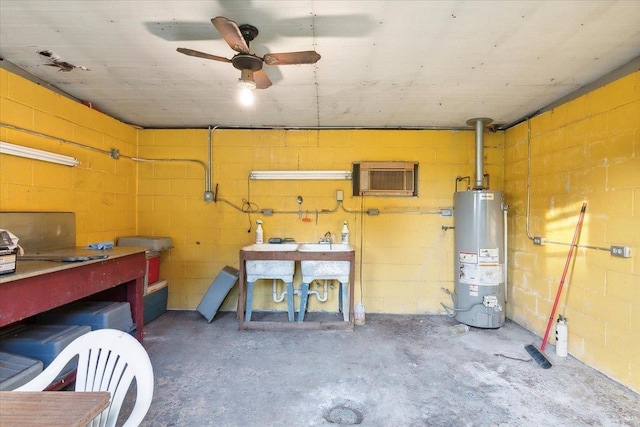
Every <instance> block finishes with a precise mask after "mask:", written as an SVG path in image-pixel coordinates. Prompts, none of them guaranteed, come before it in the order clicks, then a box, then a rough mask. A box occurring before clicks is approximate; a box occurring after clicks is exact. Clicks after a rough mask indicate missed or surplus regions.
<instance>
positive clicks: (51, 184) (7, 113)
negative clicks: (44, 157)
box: [0, 69, 137, 246]
mask: <svg viewBox="0 0 640 427" xmlns="http://www.w3.org/2000/svg"><path fill="white" fill-rule="evenodd" d="M0 122H2V123H3V124H7V125H11V126H14V127H19V128H24V129H28V130H30V131H33V132H37V133H42V134H46V135H50V136H54V137H56V138H61V139H65V140H70V141H73V142H76V143H79V144H84V145H87V146H90V147H92V148H96V149H100V150H107V151H108V150H110V149H111V148H116V149H118V150H119V151H120V153H122V154H123V155H129V156H134V155H136V153H137V130H136V129H135V128H133V127H132V126H130V125H127V124H125V123H122V122H119V121H118V120H115V119H113V118H111V117H109V116H107V115H105V114H102V113H100V112H98V111H96V110H92V109H90V108H88V107H87V106H85V105H83V104H81V103H78V102H76V101H73V100H70V99H69V98H67V97H64V96H61V95H58V94H56V93H53V92H51V91H50V90H48V89H46V88H44V87H42V86H39V85H37V84H33V83H31V82H29V81H27V80H25V79H23V78H22V77H19V76H17V75H15V74H12V73H10V72H7V71H6V70H3V69H0ZM0 140H2V141H5V142H9V143H13V144H18V145H24V146H27V147H32V148H36V149H40V150H47V151H51V152H54V153H58V154H64V155H68V156H72V157H75V158H77V159H78V160H80V162H81V164H80V165H78V166H75V167H68V166H62V165H57V164H51V163H45V162H41V161H37V160H30V159H25V158H20V157H13V156H7V155H0V211H58V212H75V214H76V243H77V244H78V246H86V245H87V244H88V243H91V242H97V241H108V240H114V239H115V238H116V237H117V236H122V235H131V234H134V233H135V231H136V164H135V163H134V162H133V161H131V160H127V159H120V160H114V159H112V158H111V157H110V156H109V155H107V154H102V153H98V152H95V151H90V150H86V149H82V148H79V147H75V146H73V145H70V144H64V143H61V142H59V141H58V140H55V139H51V138H45V137H42V136H38V135H35V134H29V133H25V132H21V131H18V130H15V129H11V128H9V127H5V126H3V127H0Z"/></svg>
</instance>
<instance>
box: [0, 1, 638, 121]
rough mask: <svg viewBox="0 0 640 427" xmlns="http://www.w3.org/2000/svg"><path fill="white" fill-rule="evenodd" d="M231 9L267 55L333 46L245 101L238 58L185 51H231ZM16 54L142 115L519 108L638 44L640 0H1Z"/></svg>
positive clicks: (597, 72)
mask: <svg viewBox="0 0 640 427" xmlns="http://www.w3.org/2000/svg"><path fill="white" fill-rule="evenodd" d="M216 16H225V17H227V18H229V19H231V20H233V21H235V22H237V23H238V24H243V23H249V24H252V25H254V26H256V27H257V28H258V29H259V31H260V34H259V35H258V37H257V39H256V40H255V41H254V42H252V43H251V45H250V46H251V51H252V52H253V53H255V54H257V55H259V56H262V55H264V54H265V53H280V52H290V51H303V50H315V51H317V52H318V53H320V54H321V55H322V59H320V61H319V62H317V63H316V64H315V65H284V66H278V67H276V66H268V65H265V70H266V73H267V74H268V75H269V77H270V78H271V80H272V81H273V86H272V87H270V88H268V89H265V90H259V91H257V93H256V104H255V105H254V106H253V107H251V108H246V107H242V106H240V105H239V103H238V102H236V81H237V79H238V78H239V77H240V72H239V71H238V70H236V69H235V68H233V66H232V65H231V64H226V63H222V62H216V61H210V60H205V59H200V58H194V57H190V56H185V55H182V54H180V53H178V52H176V48H178V47H186V48H190V49H195V50H200V51H204V52H207V53H211V54H215V55H219V56H224V57H227V58H231V57H232V56H233V54H234V53H235V52H234V51H232V50H231V49H230V48H229V46H228V45H227V44H226V42H225V41H224V40H223V39H222V38H221V37H220V35H219V34H218V32H217V31H216V29H215V28H214V27H213V25H212V24H211V18H214V17H216ZM41 50H49V51H52V52H53V53H55V54H57V55H59V56H60V58H61V60H62V61H66V62H69V63H71V64H73V65H75V66H77V67H86V68H88V69H89V70H83V69H81V68H75V69H73V70H72V71H70V72H62V71H59V69H58V68H56V67H51V66H46V65H45V64H47V59H46V58H44V57H42V56H40V55H39V54H38V52H39V51H41ZM0 56H1V57H2V58H3V59H4V61H2V62H1V63H2V64H4V66H5V67H7V68H8V66H10V65H11V64H13V65H15V66H17V67H18V68H19V69H22V70H24V71H26V72H27V73H29V74H31V75H33V76H35V77H37V78H39V79H42V80H43V81H44V82H46V84H49V85H52V86H53V87H55V88H58V89H59V90H61V91H64V92H66V93H68V94H70V95H72V96H73V97H75V98H78V99H79V100H83V101H88V102H91V103H92V104H93V105H94V106H95V107H96V108H98V109H100V110H102V111H104V112H106V113H108V114H109V115H111V116H113V117H116V118H118V119H120V120H122V121H124V122H127V123H131V124H135V125H138V126H142V127H206V126H207V125H222V126H241V127H257V126H269V127H270V126H291V127H315V126H320V127H334V126H336V127H342V126H344V127H376V128H378V127H443V128H450V127H461V126H463V127H464V126H465V123H466V121H467V119H469V118H472V117H479V116H482V117H491V118H493V120H494V122H495V123H499V124H509V123H513V122H515V121H517V120H519V119H521V118H522V117H524V116H527V115H529V114H531V113H533V112H535V111H537V110H539V109H541V108H543V107H545V106H547V105H548V104H550V103H552V102H554V101H556V100H558V99H559V98H562V97H564V96H566V95H568V94H570V93H572V92H574V91H576V90H578V89H579V88H581V87H583V86H585V85H587V84H589V83H591V82H593V81H595V80H597V79H599V78H600V77H602V76H605V75H607V74H608V73H610V72H612V71H613V70H615V69H617V68H619V67H621V66H623V65H625V64H627V63H629V62H630V61H632V60H634V59H636V58H638V57H639V56H640V1H639V0H620V1H596V0H589V1H584V0H578V1H541V0H538V1H490V0H485V1H445V0H440V1H435V0H434V1H418V0H413V1H400V0H395V1H394V0H389V1H374V0H368V1H356V0H349V1H347V0H343V1H327V0H296V1H294V0H284V1H269V0H217V1H215V0H208V1H197V0H193V1H191V0H179V1H168V0H164V1H141V0H121V1H117V0H111V1H100V0H93V1H89V0H85V1H56V0H33V1H30V0H0ZM8 63H10V64H8Z"/></svg>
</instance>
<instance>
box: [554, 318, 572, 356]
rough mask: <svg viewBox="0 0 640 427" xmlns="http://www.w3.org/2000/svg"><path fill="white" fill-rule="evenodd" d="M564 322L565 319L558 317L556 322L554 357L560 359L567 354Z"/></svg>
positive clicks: (567, 335)
mask: <svg viewBox="0 0 640 427" xmlns="http://www.w3.org/2000/svg"><path fill="white" fill-rule="evenodd" d="M566 322H567V318H566V317H563V316H562V315H559V316H558V322H557V323H556V355H558V356H560V357H567V354H568V344H569V342H568V341H569V331H568V329H567V323H566Z"/></svg>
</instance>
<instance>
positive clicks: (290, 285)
mask: <svg viewBox="0 0 640 427" xmlns="http://www.w3.org/2000/svg"><path fill="white" fill-rule="evenodd" d="M254 284H255V282H247V306H246V311H245V315H244V321H245V322H250V321H251V311H252V309H251V306H252V305H253V285H254ZM285 284H286V285H287V314H288V316H289V322H293V320H294V319H293V315H294V309H293V295H294V293H293V281H291V282H285ZM307 289H308V286H307Z"/></svg>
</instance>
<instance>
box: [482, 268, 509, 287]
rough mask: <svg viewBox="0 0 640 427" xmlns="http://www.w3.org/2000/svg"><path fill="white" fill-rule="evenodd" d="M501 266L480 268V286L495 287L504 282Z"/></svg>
mask: <svg viewBox="0 0 640 427" xmlns="http://www.w3.org/2000/svg"><path fill="white" fill-rule="evenodd" d="M502 277H503V276H502V266H501V265H480V266H478V284H479V285H484V286H493V285H497V284H499V283H500V282H502Z"/></svg>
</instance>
